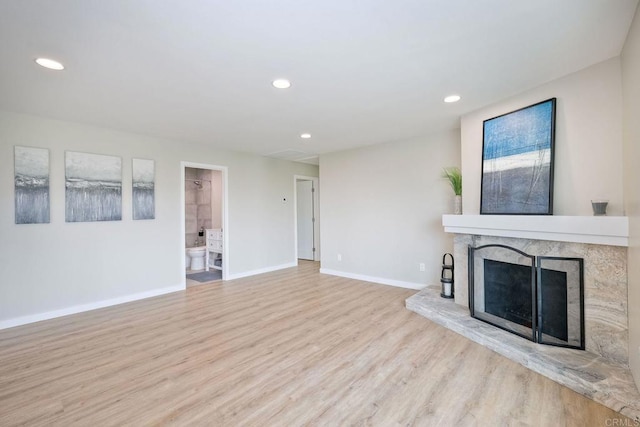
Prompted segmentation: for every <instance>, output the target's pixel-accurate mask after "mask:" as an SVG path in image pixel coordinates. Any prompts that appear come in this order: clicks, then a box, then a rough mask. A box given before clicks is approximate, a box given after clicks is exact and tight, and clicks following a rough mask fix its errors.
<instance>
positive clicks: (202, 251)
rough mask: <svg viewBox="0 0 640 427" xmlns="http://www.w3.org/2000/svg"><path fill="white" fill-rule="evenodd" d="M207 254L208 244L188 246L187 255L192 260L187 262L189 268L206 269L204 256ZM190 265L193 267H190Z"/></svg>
mask: <svg viewBox="0 0 640 427" xmlns="http://www.w3.org/2000/svg"><path fill="white" fill-rule="evenodd" d="M206 254H207V247H206V246H196V247H194V248H187V257H188V258H189V259H190V261H191V262H190V263H187V268H191V270H204V258H205V255H206ZM189 265H190V266H191V267H189Z"/></svg>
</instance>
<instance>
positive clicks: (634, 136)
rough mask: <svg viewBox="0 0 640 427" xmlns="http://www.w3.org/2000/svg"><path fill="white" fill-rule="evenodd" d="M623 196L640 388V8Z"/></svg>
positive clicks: (628, 62)
mask: <svg viewBox="0 0 640 427" xmlns="http://www.w3.org/2000/svg"><path fill="white" fill-rule="evenodd" d="M622 89H623V105H624V158H625V163H624V182H625V187H624V198H625V206H626V211H627V215H628V216H629V251H628V257H629V258H628V267H627V268H628V275H629V285H628V289H629V365H630V367H631V372H632V373H633V376H634V379H635V381H636V385H637V386H638V388H640V186H639V185H638V184H639V183H640V167H639V166H638V165H640V120H639V118H640V8H639V9H638V10H636V16H635V18H634V20H633V24H632V26H631V30H630V31H629V35H628V36H627V41H626V43H625V46H624V50H623V51H622Z"/></svg>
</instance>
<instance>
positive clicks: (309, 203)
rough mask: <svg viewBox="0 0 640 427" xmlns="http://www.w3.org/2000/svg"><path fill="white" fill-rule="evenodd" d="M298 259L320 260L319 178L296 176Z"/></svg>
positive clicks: (296, 239) (295, 204)
mask: <svg viewBox="0 0 640 427" xmlns="http://www.w3.org/2000/svg"><path fill="white" fill-rule="evenodd" d="M294 189H295V191H294V194H295V203H294V206H295V236H296V238H295V241H296V259H297V260H309V261H320V212H319V209H318V206H319V203H318V202H319V196H318V194H319V193H318V178H317V177H309V176H300V175H296V176H294Z"/></svg>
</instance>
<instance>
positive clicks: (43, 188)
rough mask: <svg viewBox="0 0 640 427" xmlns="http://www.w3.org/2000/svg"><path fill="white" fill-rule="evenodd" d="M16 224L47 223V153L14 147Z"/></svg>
mask: <svg viewBox="0 0 640 427" xmlns="http://www.w3.org/2000/svg"><path fill="white" fill-rule="evenodd" d="M14 183H15V203H16V224H46V223H49V210H50V208H49V150H47V149H46V148H32V147H19V146H16V147H15V148H14Z"/></svg>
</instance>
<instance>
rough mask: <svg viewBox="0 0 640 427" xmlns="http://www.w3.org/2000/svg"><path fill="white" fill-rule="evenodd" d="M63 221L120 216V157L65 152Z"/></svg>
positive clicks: (84, 220) (118, 217)
mask: <svg viewBox="0 0 640 427" xmlns="http://www.w3.org/2000/svg"><path fill="white" fill-rule="evenodd" d="M64 162H65V163H64V164H65V208H66V209H65V218H66V222H86V221H120V220H121V219H122V159H121V158H120V157H115V156H104V155H101V154H87V153H77V152H73V151H67V152H66V153H65V160H64Z"/></svg>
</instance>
